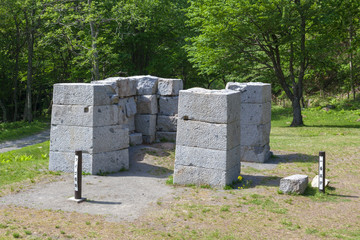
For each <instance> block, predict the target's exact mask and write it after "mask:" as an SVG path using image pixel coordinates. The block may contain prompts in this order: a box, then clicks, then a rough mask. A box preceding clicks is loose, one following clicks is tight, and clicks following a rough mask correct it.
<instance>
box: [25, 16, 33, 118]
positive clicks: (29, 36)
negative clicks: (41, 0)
mask: <svg viewBox="0 0 360 240" xmlns="http://www.w3.org/2000/svg"><path fill="white" fill-rule="evenodd" d="M26 11H27V10H25V20H26V25H27V26H26V28H27V43H28V64H27V80H26V102H25V111H24V113H25V114H24V120H25V121H26V120H27V121H28V122H32V120H33V116H32V102H31V100H32V98H31V94H32V93H31V90H32V75H33V74H32V70H33V64H32V60H33V56H34V32H33V28H32V26H31V25H32V24H30V23H29V21H31V19H28V16H27V13H26ZM32 15H33V14H32ZM31 17H32V16H31Z"/></svg>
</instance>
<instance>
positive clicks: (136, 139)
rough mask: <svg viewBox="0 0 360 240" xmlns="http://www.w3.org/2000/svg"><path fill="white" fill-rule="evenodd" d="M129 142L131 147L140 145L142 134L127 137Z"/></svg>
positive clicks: (132, 134)
mask: <svg viewBox="0 0 360 240" xmlns="http://www.w3.org/2000/svg"><path fill="white" fill-rule="evenodd" d="M129 141H130V145H131V146H134V145H140V144H142V141H143V139H142V134H141V133H131V134H130V135H129Z"/></svg>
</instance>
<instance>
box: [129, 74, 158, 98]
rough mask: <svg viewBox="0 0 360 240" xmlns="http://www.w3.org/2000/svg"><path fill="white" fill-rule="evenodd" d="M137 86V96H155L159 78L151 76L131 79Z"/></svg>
mask: <svg viewBox="0 0 360 240" xmlns="http://www.w3.org/2000/svg"><path fill="white" fill-rule="evenodd" d="M128 79H130V80H131V81H134V82H135V84H136V93H137V95H153V94H156V92H157V85H158V78H157V77H153V76H150V75H147V76H133V77H129V78H128Z"/></svg>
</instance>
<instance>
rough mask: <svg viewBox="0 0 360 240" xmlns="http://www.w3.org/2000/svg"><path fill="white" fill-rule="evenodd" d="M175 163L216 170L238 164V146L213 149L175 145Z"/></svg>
mask: <svg viewBox="0 0 360 240" xmlns="http://www.w3.org/2000/svg"><path fill="white" fill-rule="evenodd" d="M175 164H176V165H183V166H194V167H201V168H210V169H218V170H227V169H231V168H233V167H234V166H239V165H240V146H237V147H235V148H233V149H231V150H228V151H223V150H214V149H206V148H198V147H187V146H181V145H176V152H175Z"/></svg>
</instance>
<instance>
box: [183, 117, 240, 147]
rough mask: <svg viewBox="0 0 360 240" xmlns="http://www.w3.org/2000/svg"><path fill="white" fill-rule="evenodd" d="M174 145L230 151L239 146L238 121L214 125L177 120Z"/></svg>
mask: <svg viewBox="0 0 360 240" xmlns="http://www.w3.org/2000/svg"><path fill="white" fill-rule="evenodd" d="M177 124H178V131H177V135H176V144H178V145H182V146H188V147H201V148H208V149H216V150H230V149H233V148H234V147H237V146H238V145H239V144H240V121H234V122H232V123H230V124H215V123H207V122H199V121H184V120H181V119H178V122H177Z"/></svg>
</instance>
